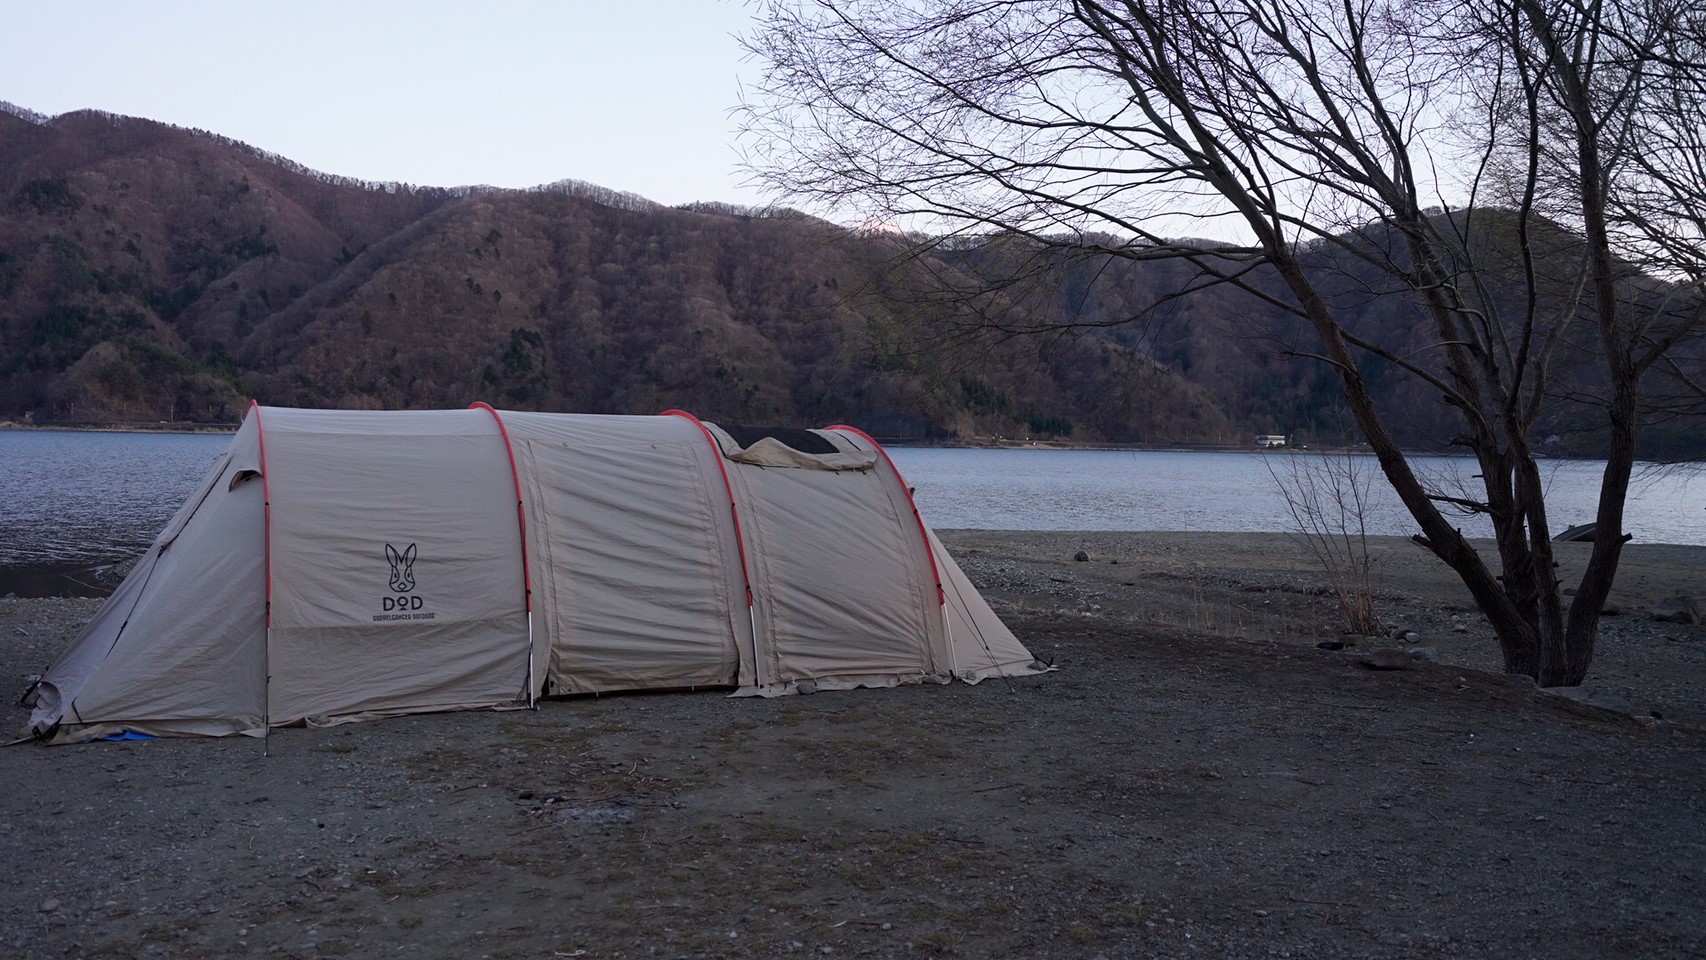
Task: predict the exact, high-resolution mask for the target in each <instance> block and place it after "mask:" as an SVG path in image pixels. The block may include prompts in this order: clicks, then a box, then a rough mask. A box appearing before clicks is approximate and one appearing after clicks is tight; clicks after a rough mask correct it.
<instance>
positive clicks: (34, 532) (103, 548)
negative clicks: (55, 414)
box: [0, 430, 231, 596]
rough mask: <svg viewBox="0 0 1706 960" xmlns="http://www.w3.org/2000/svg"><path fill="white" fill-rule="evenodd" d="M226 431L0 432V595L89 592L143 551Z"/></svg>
mask: <svg viewBox="0 0 1706 960" xmlns="http://www.w3.org/2000/svg"><path fill="white" fill-rule="evenodd" d="M230 442H231V437H230V436H229V435H227V434H155V433H94V432H82V431H56V430H55V431H50V430H0V596H3V595H5V594H6V593H17V594H19V595H20V596H67V595H70V596H90V595H99V594H100V593H102V592H104V591H105V590H108V589H111V587H112V585H113V584H112V580H113V579H114V577H115V575H116V573H117V571H115V570H113V569H111V568H112V567H114V566H115V565H117V564H121V563H124V562H125V561H128V560H130V559H133V558H134V557H135V556H136V555H137V554H140V553H141V552H142V551H144V550H146V549H148V544H150V543H152V542H153V540H154V537H155V535H157V534H158V533H159V532H160V530H161V529H162V528H164V527H165V525H166V522H167V521H168V520H170V519H171V518H172V514H173V513H174V512H176V511H177V508H178V505H179V504H180V503H181V502H182V501H183V499H184V498H185V497H187V496H189V495H190V493H191V492H192V491H193V490H194V488H195V485H196V482H197V481H199V480H200V479H201V478H202V475H203V474H205V473H206V472H207V469H208V467H209V466H210V465H211V464H212V463H213V460H214V458H215V457H217V456H218V455H219V453H220V451H222V450H224V449H225V448H226V446H228V445H229V444H230Z"/></svg>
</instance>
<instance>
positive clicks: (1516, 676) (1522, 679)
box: [1505, 673, 1534, 687]
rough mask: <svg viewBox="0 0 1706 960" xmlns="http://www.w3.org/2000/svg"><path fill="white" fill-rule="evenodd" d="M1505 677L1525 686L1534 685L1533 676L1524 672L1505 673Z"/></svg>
mask: <svg viewBox="0 0 1706 960" xmlns="http://www.w3.org/2000/svg"><path fill="white" fill-rule="evenodd" d="M1505 679H1506V680H1510V681H1513V682H1515V683H1520V684H1523V685H1525V686H1530V687H1532V686H1534V678H1533V677H1531V676H1529V675H1528V674H1526V673H1507V674H1505Z"/></svg>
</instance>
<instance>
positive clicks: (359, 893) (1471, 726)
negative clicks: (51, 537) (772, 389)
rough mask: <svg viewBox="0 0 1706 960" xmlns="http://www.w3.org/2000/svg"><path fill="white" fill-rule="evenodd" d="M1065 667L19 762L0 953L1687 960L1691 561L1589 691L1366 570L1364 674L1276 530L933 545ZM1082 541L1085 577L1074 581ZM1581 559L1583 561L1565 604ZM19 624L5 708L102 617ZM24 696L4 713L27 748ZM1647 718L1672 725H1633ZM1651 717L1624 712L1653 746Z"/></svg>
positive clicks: (1704, 833) (1698, 563) (152, 746)
mask: <svg viewBox="0 0 1706 960" xmlns="http://www.w3.org/2000/svg"><path fill="white" fill-rule="evenodd" d="M944 539H945V540H946V541H947V542H948V543H949V544H950V545H951V547H952V548H953V549H954V551H955V552H956V554H957V555H958V556H959V557H960V558H961V562H962V564H963V565H964V567H965V568H966V570H967V572H968V573H969V574H971V576H972V577H973V579H974V580H975V581H976V582H978V583H979V584H980V585H981V586H982V587H983V588H984V590H985V592H986V595H988V596H989V597H990V598H991V600H992V602H993V603H994V604H995V605H996V606H997V608H998V609H999V610H1000V612H1001V613H1002V614H1003V616H1004V617H1005V618H1006V619H1007V620H1008V622H1009V624H1010V625H1012V626H1013V627H1014V629H1015V630H1016V631H1017V632H1018V633H1019V634H1020V636H1021V637H1022V638H1023V639H1024V640H1025V641H1026V642H1027V643H1028V644H1029V645H1030V646H1031V649H1032V650H1033V652H1035V653H1037V654H1038V655H1040V656H1043V657H1045V658H1051V659H1053V660H1054V661H1055V662H1056V663H1057V664H1058V665H1059V667H1060V670H1058V671H1057V672H1054V673H1051V674H1047V675H1044V676H1039V677H1031V678H1025V679H1023V680H1018V681H1012V682H989V683H984V684H980V685H979V686H976V687H967V686H964V685H954V686H951V687H908V688H900V689H895V690H881V691H853V692H848V693H835V694H820V695H817V696H812V697H796V698H786V699H781V700H774V701H759V700H731V699H729V698H726V697H722V696H719V695H717V694H715V693H699V694H666V695H657V694H653V695H632V696H614V697H604V698H599V699H584V700H569V701H557V702H548V703H546V704H545V705H544V706H543V708H542V709H540V710H538V711H535V712H518V713H507V714H493V713H468V714H447V715H437V716H423V717H412V718H402V719H395V720H388V721H383V722H378V723H368V724H357V725H352V726H347V727H341V728H336V729H331V730H289V731H282V732H280V733H278V734H277V735H276V736H275V737H273V738H272V742H271V756H268V757H263V756H262V755H261V753H260V749H259V745H258V744H257V743H255V742H254V741H248V740H226V741H206V740H170V741H166V740H162V741H151V742H133V743H122V744H99V745H89V746H78V747H61V748H40V747H36V746H33V745H25V746H16V747H12V748H9V749H6V750H4V751H0V775H3V776H4V777H5V781H6V782H7V783H8V784H9V789H7V790H6V791H5V792H4V793H3V794H0V851H3V855H4V862H6V863H8V864H11V865H12V866H13V868H14V869H13V877H14V881H13V882H12V883H10V884H8V885H6V886H5V888H4V889H3V890H0V954H5V955H16V956H26V955H27V956H42V957H57V956H66V957H73V956H75V957H134V956H163V957H225V956H233V955H240V954H248V953H255V954H264V955H270V956H283V957H314V956H334V955H341V956H355V957H364V956H380V955H384V956H392V955H396V956H409V957H458V958H460V957H482V956H489V957H552V956H585V957H647V956H730V957H740V956H771V955H775V956H789V955H793V956H804V955H807V954H811V955H816V956H873V957H879V956H897V955H947V956H969V957H984V956H1047V957H1057V956H1058V957H1085V958H1089V957H1095V956H1098V955H1101V956H1107V957H1126V956H1129V957H1148V956H1180V957H1184V956H1204V957H1270V956H1287V955H1289V956H1294V957H1483V956H1545V957H1625V956H1641V957H1671V956H1676V957H1683V956H1699V955H1700V950H1701V945H1702V944H1706V908H1703V905H1702V904H1703V901H1702V896H1701V892H1700V891H1701V890H1702V889H1706V867H1703V864H1706V856H1702V853H1703V851H1706V816H1703V815H1702V814H1703V812H1706V811H1703V810H1702V808H1701V803H1702V800H1701V798H1702V797H1706V735H1703V734H1702V732H1701V731H1702V730H1703V729H1706V721H1703V718H1706V696H1703V691H1706V628H1701V627H1694V626H1677V625H1672V624H1661V623H1657V622H1655V621H1652V620H1651V619H1649V618H1648V617H1647V615H1646V610H1647V608H1648V607H1649V606H1650V605H1651V604H1652V603H1653V602H1654V601H1656V600H1657V599H1659V598H1661V597H1664V596H1668V595H1671V594H1675V593H1690V592H1693V593H1694V594H1695V595H1696V598H1697V599H1700V596H1699V595H1700V594H1701V593H1706V590H1703V589H1702V585H1703V584H1706V577H1703V576H1702V574H1703V573H1706V548H1698V547H1661V546H1640V545H1633V546H1631V547H1630V548H1629V551H1628V553H1627V555H1626V556H1627V557H1628V561H1627V563H1626V565H1625V568H1624V570H1623V572H1622V575H1621V576H1620V578H1619V583H1618V587H1617V589H1616V590H1614V592H1613V597H1612V603H1613V604H1614V605H1616V606H1617V607H1618V608H1619V615H1618V616H1616V617H1612V618H1608V620H1607V621H1606V629H1605V631H1604V633H1603V636H1602V640H1601V643H1600V651H1599V657H1598V660H1597V663H1596V667H1595V670H1594V673H1593V676H1592V677H1590V680H1589V684H1588V685H1589V687H1591V688H1594V689H1596V690H1599V691H1601V692H1602V694H1603V695H1604V696H1606V697H1617V698H1621V699H1622V700H1623V701H1624V705H1625V706H1626V707H1627V710H1626V711H1625V712H1624V713H1614V712H1611V711H1607V710H1601V709H1596V708H1592V707H1588V706H1584V705H1581V704H1578V703H1575V702H1573V701H1570V700H1566V699H1563V698H1561V697H1556V696H1552V695H1549V694H1541V693H1536V692H1535V691H1533V690H1532V688H1531V687H1529V686H1528V685H1526V684H1524V683H1521V682H1518V681H1515V680H1512V679H1509V678H1506V677H1504V676H1502V675H1501V674H1500V673H1499V672H1498V657H1497V651H1496V649H1495V648H1494V646H1493V644H1492V641H1491V638H1490V636H1489V635H1488V632H1487V630H1486V629H1485V625H1484V623H1483V622H1482V621H1481V619H1480V617H1479V616H1478V615H1477V614H1476V613H1475V612H1474V611H1473V610H1472V609H1471V608H1470V607H1469V604H1468V603H1467V598H1466V597H1465V596H1463V594H1462V590H1461V587H1459V586H1457V585H1456V584H1455V582H1454V581H1453V580H1452V579H1451V578H1450V577H1449V575H1448V574H1447V573H1445V572H1444V571H1443V570H1442V569H1441V568H1439V567H1438V566H1437V564H1436V563H1434V562H1433V561H1432V559H1431V558H1430V557H1429V556H1428V555H1427V554H1425V553H1424V552H1423V551H1422V550H1420V549H1419V548H1417V547H1415V546H1413V545H1411V544H1408V543H1406V542H1404V541H1401V540H1383V541H1380V542H1378V543H1377V551H1378V557H1379V560H1378V563H1377V566H1376V571H1377V578H1378V580H1377V594H1378V595H1379V597H1380V600H1381V603H1382V613H1383V616H1385V617H1386V619H1387V620H1388V621H1390V622H1393V623H1397V624H1400V625H1402V626H1405V627H1407V628H1409V629H1413V630H1415V631H1417V632H1418V633H1419V634H1420V637H1421V639H1420V640H1419V641H1411V642H1412V643H1415V642H1420V643H1423V644H1426V645H1429V646H1433V647H1436V648H1437V650H1438V653H1439V657H1440V662H1438V663H1420V664H1417V665H1416V667H1415V669H1412V670H1408V671H1402V672H1396V673H1376V672H1372V671H1368V670H1365V669H1363V668H1361V667H1360V666H1358V665H1357V661H1356V656H1357V654H1356V651H1354V650H1351V651H1344V652H1328V651H1323V650H1319V649H1317V648H1316V646H1315V644H1316V643H1317V642H1319V641H1321V640H1335V639H1337V638H1339V635H1340V633H1341V629H1342V628H1341V626H1340V619H1339V616H1338V614H1337V612H1336V606H1335V604H1334V601H1333V600H1332V598H1331V597H1330V596H1329V595H1324V591H1323V590H1322V588H1323V586H1324V578H1323V577H1322V575H1321V574H1320V572H1319V571H1318V570H1317V569H1316V568H1315V567H1314V565H1313V564H1312V563H1310V562H1309V561H1308V559H1307V556H1306V554H1305V553H1304V552H1303V551H1302V550H1301V549H1300V548H1299V547H1298V545H1296V544H1295V543H1294V542H1292V541H1291V539H1290V538H1288V537H1285V536H1283V535H1222V534H1210V535H1202V534H1033V533H1004V532H989V531H960V532H950V533H948V534H947V535H945V537H944ZM1079 550H1083V551H1085V552H1086V553H1087V554H1088V556H1089V558H1090V559H1089V560H1088V561H1085V562H1077V561H1074V560H1073V559H1072V557H1073V555H1074V554H1075V553H1076V552H1077V551H1079ZM1584 556H1585V548H1580V547H1577V546H1575V545H1566V551H1565V555H1564V557H1563V563H1564V573H1565V574H1566V577H1567V576H1568V575H1569V574H1570V573H1571V572H1572V569H1575V567H1574V566H1573V565H1577V564H1579V563H1580V562H1581V560H1582V558H1583V557H1584ZM96 603H97V602H96V601H88V600H15V599H14V600H0V677H3V678H5V679H7V680H10V681H12V682H13V686H14V688H17V687H19V686H21V681H22V678H23V676H24V675H26V674H30V673H36V672H39V671H40V670H41V668H42V667H43V666H44V665H45V664H46V663H47V662H48V661H49V660H50V659H51V658H52V657H53V656H54V654H55V653H56V652H57V651H58V650H59V649H60V648H61V647H62V646H63V645H64V643H65V642H66V641H68V640H69V639H70V637H71V635H72V634H73V633H74V632H75V630H76V628H77V627H78V625H79V624H80V623H81V622H83V621H84V620H85V619H86V618H87V617H88V616H89V615H90V614H91V613H92V612H93V610H94V609H95V605H96ZM12 699H13V697H10V696H9V697H8V698H7V699H6V701H5V702H6V703H7V704H8V707H7V709H6V711H5V714H4V717H3V718H0V722H3V723H5V724H6V728H7V730H9V731H15V730H18V729H19V728H21V727H22V726H23V723H24V720H25V716H26V714H25V711H24V710H23V709H22V708H20V707H16V706H11V703H12ZM1655 713H1656V714H1658V715H1659V717H1660V718H1662V719H1658V718H1655V717H1654V716H1653V714H1655ZM1630 714H1633V715H1634V716H1631V715H1630Z"/></svg>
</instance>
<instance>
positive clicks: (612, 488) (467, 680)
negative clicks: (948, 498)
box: [30, 405, 1044, 742]
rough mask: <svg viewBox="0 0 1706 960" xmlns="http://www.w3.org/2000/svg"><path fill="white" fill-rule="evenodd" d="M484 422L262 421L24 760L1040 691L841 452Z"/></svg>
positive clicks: (674, 433)
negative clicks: (642, 709)
mask: <svg viewBox="0 0 1706 960" xmlns="http://www.w3.org/2000/svg"><path fill="white" fill-rule="evenodd" d="M477 407H478V408H471V409H468V410H436V411H410V412H368V411H331V410H294V409H286V408H276V407H260V406H255V407H252V408H251V411H250V415H249V416H248V417H247V418H246V419H245V421H244V423H243V425H242V427H241V428H240V429H239V430H238V432H237V434H236V435H235V436H234V437H233V438H232V442H231V446H230V447H229V448H228V449H227V451H226V452H225V453H223V454H221V455H220V457H219V458H218V460H217V461H216V462H215V464H214V465H213V467H212V469H211V470H210V471H209V473H208V475H207V477H206V478H205V480H204V481H203V483H202V484H201V485H200V487H198V488H197V490H196V491H195V492H194V493H193V494H192V496H191V497H190V498H189V499H188V500H187V501H186V502H185V504H184V506H183V507H182V508H181V509H180V510H179V512H178V513H177V515H176V516H175V517H174V518H173V519H172V521H171V522H170V523H169V524H168V525H167V527H166V529H165V530H164V531H163V532H162V533H161V534H160V536H159V537H158V538H157V539H156V540H155V542H154V544H153V545H152V546H151V547H150V548H149V550H148V551H147V553H146V554H145V555H144V556H143V557H142V558H141V560H140V561H138V563H137V565H136V567H135V569H134V570H133V571H132V573H131V574H130V576H129V577H127V578H126V580H125V581H124V583H123V584H122V585H121V586H120V587H119V588H118V590H117V591H115V592H114V594H113V595H112V596H111V597H110V598H109V599H108V600H107V602H106V604H105V605H104V606H103V607H102V608H101V610H100V612H99V613H98V614H97V615H96V616H95V618H94V619H93V620H92V621H91V622H90V623H89V624H88V626H86V627H85V628H84V630H83V631H82V633H81V634H80V635H79V636H78V638H77V639H76V640H75V641H74V642H73V643H72V645H71V646H70V647H69V648H68V649H67V650H66V652H65V653H64V654H63V655H62V656H61V657H60V658H59V660H58V661H57V662H55V663H54V664H53V665H52V666H51V667H50V668H49V669H48V670H47V671H46V673H45V674H44V675H43V679H42V681H41V684H40V685H39V687H38V688H37V689H38V694H37V696H38V699H37V702H36V705H35V709H34V711H33V713H32V715H31V719H30V730H31V732H32V733H33V734H35V735H36V736H38V737H40V738H43V739H47V740H49V741H51V742H75V741H82V740H87V739H92V738H95V737H100V736H110V735H113V734H118V733H123V732H126V731H129V732H133V733H138V734H147V735H160V736H171V735H205V736H223V735H229V734H247V735H251V736H258V735H262V734H264V733H265V732H266V730H268V729H269V728H271V727H277V726H288V725H303V724H306V725H316V726H318V725H327V724H336V723H342V722H349V721H352V720H360V719H369V718H373V717H382V716H393V715H398V714H406V713H417V712H426V711H439V710H454V709H508V708H515V707H524V706H527V705H529V704H531V703H533V702H534V700H535V699H536V698H537V697H540V696H546V695H553V694H582V693H601V692H612V691H619V690H640V689H668V688H695V687H729V688H734V689H735V692H736V693H737V694H744V695H757V696H777V695H784V694H789V693H796V692H800V691H802V690H809V689H817V690H836V689H849V688H853V687H861V686H864V687H882V686H893V685H897V684H902V683H917V682H923V681H942V680H945V679H946V678H949V677H957V678H960V679H963V680H966V681H968V682H974V683H975V682H977V681H979V680H982V679H985V678H987V677H991V676H1017V675H1022V674H1027V673H1034V672H1037V671H1039V670H1041V669H1044V668H1043V667H1042V666H1041V665H1040V664H1037V663H1036V662H1035V661H1034V660H1033V658H1032V657H1031V655H1030V653H1029V652H1028V651H1026V649H1025V648H1024V646H1023V644H1021V643H1020V642H1019V641H1018V639H1017V638H1016V637H1014V636H1013V634H1012V633H1011V631H1009V630H1008V629H1007V628H1006V626H1005V625H1003V624H1002V623H1001V621H1000V619H999V618H998V617H997V616H996V615H995V614H994V612H993V611H992V610H990V608H989V606H988V604H987V603H985V602H984V601H983V599H982V597H980V596H979V595H978V593H977V590H976V589H975V588H974V587H973V586H972V585H971V583H970V581H969V580H968V579H967V578H966V577H965V575H964V573H963V572H962V571H960V569H959V567H958V566H957V565H956V564H955V563H954V561H953V559H952V558H951V557H949V555H948V554H947V552H946V551H945V550H944V549H943V548H942V545H941V543H940V541H938V540H937V539H936V538H935V536H934V534H932V533H931V532H930V531H929V529H928V527H927V526H926V525H925V524H924V523H923V521H922V519H920V518H919V517H918V516H917V514H916V512H915V508H914V506H913V504H912V502H911V496H910V492H909V490H908V488H907V487H906V484H905V481H904V480H903V479H902V478H901V477H900V475H899V473H898V472H896V471H895V470H894V467H893V464H892V463H890V462H889V461H888V459H887V456H886V455H885V454H883V453H882V451H881V448H880V447H878V446H877V445H876V444H875V442H874V441H871V440H870V438H868V437H865V436H864V435H862V434H858V433H857V431H853V430H852V429H851V428H832V429H826V430H818V431H813V432H812V434H813V435H814V436H816V437H818V438H821V440H822V441H823V442H822V445H818V444H807V445H808V446H812V447H813V448H814V449H818V450H832V451H833V452H827V453H807V452H804V451H801V450H799V449H797V448H795V447H791V446H789V445H787V444H785V443H783V442H782V441H781V440H779V439H777V438H776V437H775V436H761V437H759V439H757V440H756V441H753V442H752V443H751V445H750V446H746V447H742V446H740V445H739V444H738V443H736V442H735V441H734V439H733V438H732V437H731V436H730V435H729V434H728V433H727V432H726V431H723V430H722V429H721V428H719V427H717V426H716V425H715V424H708V423H701V422H700V421H698V420H697V419H695V418H693V417H692V416H691V415H689V414H683V413H680V412H679V411H674V412H672V413H673V414H674V415H666V416H657V417H623V416H591V415H572V414H543V413H525V412H511V411H497V410H493V409H491V408H489V407H484V406H483V405H477ZM748 436H749V438H750V436H751V434H749V435H748Z"/></svg>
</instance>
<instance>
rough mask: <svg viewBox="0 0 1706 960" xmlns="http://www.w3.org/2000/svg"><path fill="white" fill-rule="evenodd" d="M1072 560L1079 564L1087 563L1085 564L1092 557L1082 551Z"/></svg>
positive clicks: (1074, 555) (1073, 556)
mask: <svg viewBox="0 0 1706 960" xmlns="http://www.w3.org/2000/svg"><path fill="white" fill-rule="evenodd" d="M1072 559H1074V560H1076V561H1078V562H1079V563H1085V562H1088V561H1089V559H1090V555H1089V554H1088V553H1085V552H1084V551H1082V550H1080V551H1078V552H1077V553H1075V554H1073V555H1072Z"/></svg>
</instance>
